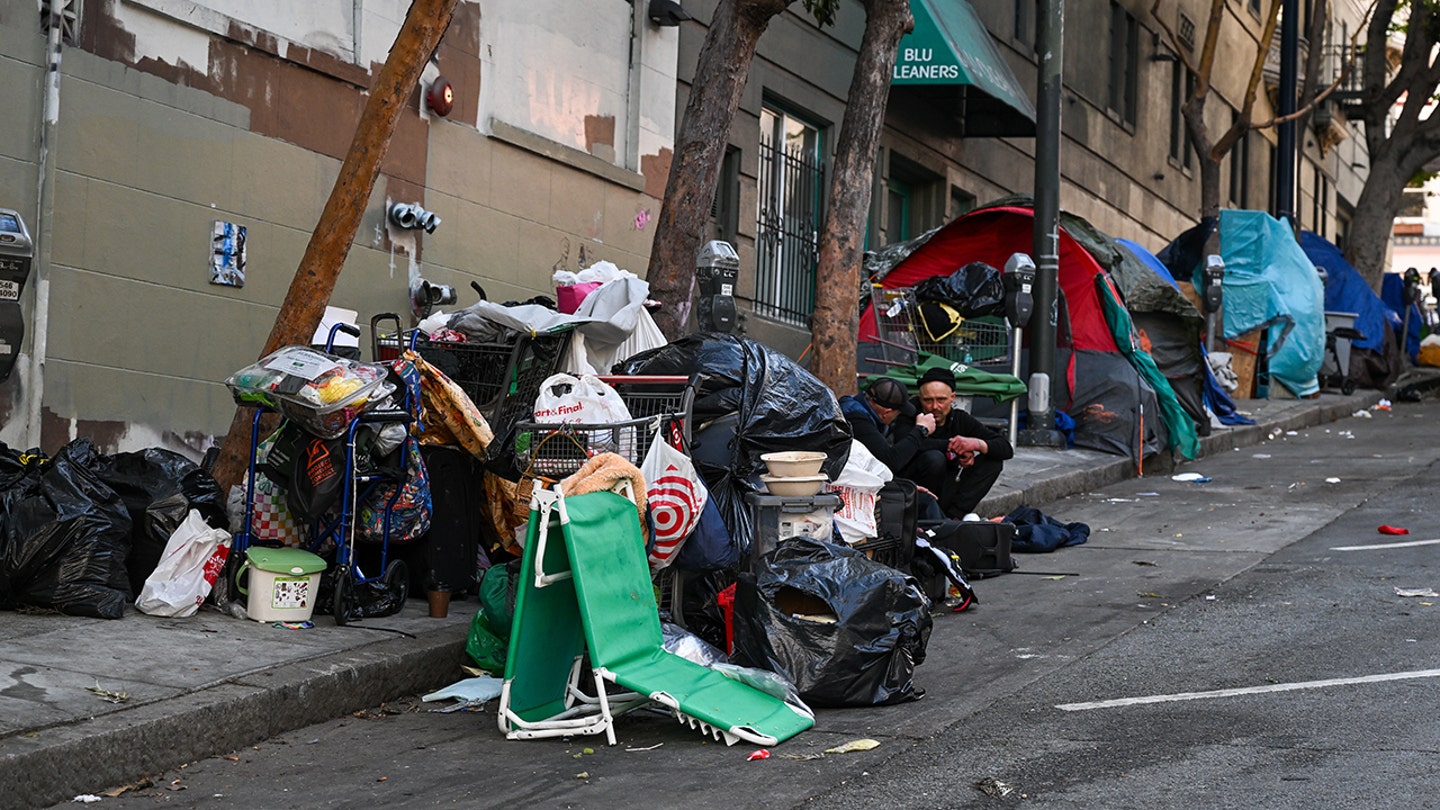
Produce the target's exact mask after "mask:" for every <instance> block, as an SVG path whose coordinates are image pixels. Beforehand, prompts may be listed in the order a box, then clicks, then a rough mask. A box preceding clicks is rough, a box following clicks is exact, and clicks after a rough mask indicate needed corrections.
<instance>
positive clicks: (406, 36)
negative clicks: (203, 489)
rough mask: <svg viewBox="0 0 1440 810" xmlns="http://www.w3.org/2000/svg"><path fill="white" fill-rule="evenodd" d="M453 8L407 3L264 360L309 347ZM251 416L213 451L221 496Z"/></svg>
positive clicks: (239, 416) (235, 424)
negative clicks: (280, 352) (403, 116)
mask: <svg viewBox="0 0 1440 810" xmlns="http://www.w3.org/2000/svg"><path fill="white" fill-rule="evenodd" d="M458 2H459V0H414V2H412V3H411V4H410V11H409V13H407V14H406V15H405V23H404V24H403V25H402V26H401V27H400V32H399V33H398V34H397V35H396V37H395V44H394V45H393V46H391V48H390V55H389V57H387V58H386V60H385V65H384V67H382V68H381V69H380V75H379V76H377V77H376V78H375V84H374V86H373V87H371V88H370V98H369V99H368V100H367V101H366V102H365V109H364V111H363V112H361V114H360V122H359V124H357V126H356V128H355V137H354V139H353V140H351V142H350V151H349V152H348V153H347V154H346V155H345V162H344V163H343V164H342V165H341V167H340V176H339V177H338V178H337V179H336V181H335V187H334V188H333V189H331V190H330V198H329V199H328V200H327V201H326V202H325V209H324V211H322V212H321V213H320V221H319V222H318V223H317V224H316V225H315V231H314V232H313V233H312V234H311V235H310V243H309V244H308V245H307V246H306V247H305V256H304V258H302V259H301V260H300V267H299V269H298V270H297V271H296V272H295V276H294V278H293V279H291V281H290V290H289V292H288V293H286V295H285V302H284V303H283V304H281V306H280V312H279V314H277V315H276V316H275V325H274V327H272V328H271V330H270V337H269V338H268V339H267V340H266V341H265V348H264V349H262V350H261V352H260V356H261V357H263V356H265V355H267V354H269V353H270V352H273V351H275V350H277V349H279V348H280V347H282V346H287V345H291V344H297V343H303V344H308V343H309V342H310V337H311V335H313V334H314V333H315V327H316V326H318V325H319V324H320V318H321V317H322V316H323V315H324V314H325V306H326V305H327V304H328V303H329V302H330V294H331V293H333V292H334V291H335V280H336V279H337V278H338V277H339V276H340V270H341V268H342V267H343V266H344V264H345V257H346V255H348V254H349V252H350V243H351V242H352V241H353V240H354V239H355V231H356V230H357V229H358V228H359V225H360V217H361V215H363V214H364V213H365V204H366V201H368V200H369V198H370V192H371V190H372V189H374V187H375V178H376V176H377V175H379V174H380V163H381V161H382V160H383V159H384V157H385V152H386V150H387V149H388V148H389V146H390V137H391V135H393V134H394V132H395V124H396V122H397V121H398V120H399V118H400V111H401V110H402V109H403V108H404V105H405V103H406V101H407V100H408V99H409V97H410V94H411V93H412V92H414V90H415V86H416V82H418V81H419V80H420V72H421V71H422V70H423V69H424V67H425V60H426V59H428V58H429V57H430V54H431V53H433V52H434V51H435V46H436V45H437V44H438V43H439V42H440V37H441V35H443V34H444V33H445V29H446V28H447V27H449V25H450V18H451V17H452V16H453V15H454V13H455V5H456V4H457V3H458ZM251 418H252V417H251V414H250V412H249V411H248V410H237V411H236V413H235V418H234V419H233V420H232V421H231V423H230V432H229V433H227V434H226V435H225V438H224V440H223V441H222V442H221V444H220V456H219V458H218V459H217V460H216V462H215V467H214V469H213V470H212V473H213V474H214V476H215V480H216V482H217V483H219V484H220V488H221V491H222V492H228V491H229V490H230V487H232V486H234V485H235V484H236V483H238V482H239V481H240V477H241V475H242V474H243V472H244V470H245V467H246V466H247V462H246V454H247V453H248V452H249V448H250V423H251Z"/></svg>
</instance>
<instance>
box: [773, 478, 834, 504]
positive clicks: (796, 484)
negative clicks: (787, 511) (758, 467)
mask: <svg viewBox="0 0 1440 810" xmlns="http://www.w3.org/2000/svg"><path fill="white" fill-rule="evenodd" d="M760 480H761V481H763V482H764V483H765V488H766V489H768V490H770V494H771V495H781V496H783V497H786V498H808V497H810V496H811V495H817V494H819V492H820V490H821V489H822V488H823V487H824V486H825V485H826V484H827V483H829V482H830V477H829V476H826V475H797V476H780V475H762V476H760Z"/></svg>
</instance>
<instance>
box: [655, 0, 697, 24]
mask: <svg viewBox="0 0 1440 810" xmlns="http://www.w3.org/2000/svg"><path fill="white" fill-rule="evenodd" d="M646 15H647V16H649V17H650V22H652V23H655V24H656V25H658V26H661V27H666V28H669V27H673V26H676V25H679V24H680V23H682V22H685V21H686V20H693V19H695V18H694V17H692V16H690V13H689V12H688V11H686V10H685V9H684V8H682V7H681V6H680V4H679V3H677V2H675V0H650V5H649V6H648V7H647V9H646Z"/></svg>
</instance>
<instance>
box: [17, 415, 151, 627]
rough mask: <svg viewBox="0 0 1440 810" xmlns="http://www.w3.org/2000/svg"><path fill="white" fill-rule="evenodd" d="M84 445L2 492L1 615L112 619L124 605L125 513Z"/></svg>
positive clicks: (127, 531)
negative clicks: (25, 611) (22, 612)
mask: <svg viewBox="0 0 1440 810" xmlns="http://www.w3.org/2000/svg"><path fill="white" fill-rule="evenodd" d="M99 458H100V454H99V453H97V452H96V450H95V447H94V445H92V444H91V443H90V441H89V440H88V439H76V440H75V441H73V442H71V443H69V444H67V445H65V446H64V447H63V448H61V449H60V452H58V453H56V454H55V456H54V457H53V458H51V459H50V462H49V463H48V464H46V465H44V471H43V472H42V473H40V474H39V475H31V476H28V477H26V478H24V479H22V480H21V481H20V482H19V483H18V484H16V485H15V486H12V487H11V488H9V489H7V490H5V491H3V492H0V530H3V537H0V607H4V608H11V609H13V608H16V607H20V606H22V605H28V606H31V607H42V608H53V609H55V610H58V611H60V612H61V613H67V614H70V615H72V616H92V617H95V618H98V619H118V618H121V617H122V616H124V615H125V605H126V603H128V602H129V601H130V596H131V594H130V581H129V578H128V576H127V574H126V571H125V555H126V552H127V551H128V550H129V544H130V528H131V522H130V513H129V512H127V511H126V510H125V504H124V502H122V501H121V500H120V496H119V495H117V494H115V490H113V489H111V488H110V487H109V486H108V485H106V484H105V482H104V481H102V480H100V477H99V475H98V474H97V473H96V466H97V464H98V461H99Z"/></svg>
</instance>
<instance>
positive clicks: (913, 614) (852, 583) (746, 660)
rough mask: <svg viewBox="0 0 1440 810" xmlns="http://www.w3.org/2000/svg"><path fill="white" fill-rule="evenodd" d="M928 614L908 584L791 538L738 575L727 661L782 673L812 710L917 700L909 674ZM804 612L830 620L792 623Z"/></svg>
mask: <svg viewBox="0 0 1440 810" xmlns="http://www.w3.org/2000/svg"><path fill="white" fill-rule="evenodd" d="M929 607H930V606H929V602H928V601H927V600H926V598H925V595H924V594H923V593H921V591H920V585H919V583H918V582H916V580H915V579H914V577H911V576H908V575H906V574H904V573H901V572H900V571H897V570H895V569H894V568H891V567H890V566H888V565H882V564H880V563H877V562H875V561H874V560H871V559H870V558H868V557H866V556H865V555H864V554H863V553H861V552H858V551H855V550H854V549H851V548H849V547H846V546H840V545H835V544H833V543H823V542H820V541H817V540H811V539H809V538H806V537H795V538H792V539H789V540H786V541H784V542H782V543H781V544H780V546H779V547H778V548H776V549H775V550H774V551H772V552H770V553H769V554H766V555H765V556H764V557H762V558H761V559H760V562H759V563H758V564H757V568H756V571H755V573H754V574H753V575H752V574H748V573H747V574H741V575H740V576H739V579H738V584H737V585H736V588H735V617H734V624H735V652H734V654H733V655H732V656H731V660H732V661H733V662H734V663H736V664H739V665H741V666H750V667H759V668H761V669H768V670H770V671H772V672H775V673H778V674H780V675H784V676H785V677H787V678H789V679H790V680H791V682H793V683H794V684H795V688H796V689H797V690H798V691H799V693H800V697H801V698H802V699H804V700H805V701H806V702H807V703H809V704H811V705H812V706H878V705H882V704H888V703H900V702H902V701H906V700H918V699H919V698H920V697H922V696H923V695H924V691H923V690H921V689H917V688H916V687H915V684H914V681H913V675H914V672H915V667H916V666H917V665H919V664H920V663H922V662H923V661H924V660H925V647H926V644H927V643H928V642H929V640H930V629H931V624H932V620H931V618H930V610H929ZM797 614H799V615H797ZM814 614H821V615H824V614H833V616H834V617H835V621H833V622H830V621H828V620H826V621H815V620H811V619H807V618H801V616H802V615H814Z"/></svg>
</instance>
